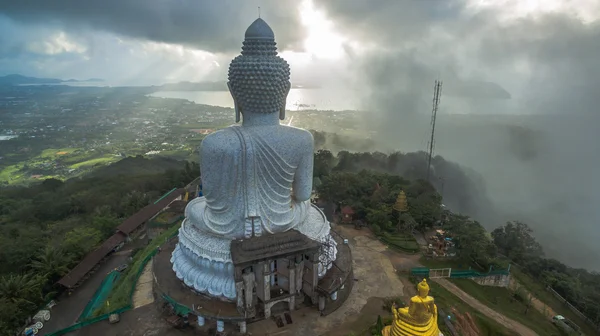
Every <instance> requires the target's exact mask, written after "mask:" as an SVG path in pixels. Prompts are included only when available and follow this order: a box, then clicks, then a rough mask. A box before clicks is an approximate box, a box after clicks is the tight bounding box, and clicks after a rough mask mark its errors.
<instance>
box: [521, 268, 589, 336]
mask: <svg viewBox="0 0 600 336" xmlns="http://www.w3.org/2000/svg"><path fill="white" fill-rule="evenodd" d="M510 273H511V274H512V276H513V277H514V278H515V279H516V280H517V281H518V282H519V283H520V284H521V285H523V287H525V288H526V289H527V290H528V291H530V292H531V294H532V295H533V296H535V297H536V298H537V299H538V300H540V301H542V302H543V303H545V304H546V305H548V306H549V307H550V308H552V310H554V311H555V312H556V313H557V314H560V315H563V316H564V317H566V318H568V319H569V320H571V321H573V322H574V323H575V324H577V325H578V326H579V327H580V328H581V330H582V331H583V333H584V334H585V335H588V336H590V335H597V334H598V331H596V330H594V328H592V327H591V326H590V325H589V324H587V323H586V322H585V321H584V320H583V319H581V318H580V317H579V316H578V315H575V314H574V313H573V312H572V311H571V310H570V309H569V308H568V307H567V306H566V305H565V304H564V303H563V302H561V301H559V300H558V299H557V298H556V297H555V296H554V295H552V294H551V293H550V292H549V291H547V290H546V288H545V286H544V285H543V284H542V283H541V282H539V281H536V280H534V279H533V278H531V277H530V276H529V275H527V274H525V273H523V272H521V270H520V269H519V268H518V267H515V266H514V265H513V266H512V268H511V270H510Z"/></svg>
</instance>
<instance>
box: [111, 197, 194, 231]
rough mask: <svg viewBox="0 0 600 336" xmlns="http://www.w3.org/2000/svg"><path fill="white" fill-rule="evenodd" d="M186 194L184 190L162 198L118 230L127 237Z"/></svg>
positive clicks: (129, 219) (128, 219) (139, 212)
mask: <svg viewBox="0 0 600 336" xmlns="http://www.w3.org/2000/svg"><path fill="white" fill-rule="evenodd" d="M184 192H185V189H184V188H180V189H176V190H173V192H171V193H170V194H168V195H167V196H165V197H164V198H162V199H161V200H160V201H158V202H157V203H155V204H150V205H147V206H145V207H144V208H143V209H142V210H140V211H138V212H137V213H136V214H135V215H133V216H131V217H129V218H127V219H126V220H125V221H124V222H123V223H121V225H119V226H118V227H117V230H118V231H121V232H123V233H124V234H126V235H128V234H130V233H131V232H133V231H134V230H135V229H137V228H138V227H139V226H140V225H142V224H144V222H146V221H148V220H150V218H152V217H154V215H156V214H157V213H158V212H159V211H161V210H162V209H164V208H166V207H167V206H168V205H169V204H171V202H173V200H175V199H176V198H177V197H179V196H181V195H182V194H183V193H184Z"/></svg>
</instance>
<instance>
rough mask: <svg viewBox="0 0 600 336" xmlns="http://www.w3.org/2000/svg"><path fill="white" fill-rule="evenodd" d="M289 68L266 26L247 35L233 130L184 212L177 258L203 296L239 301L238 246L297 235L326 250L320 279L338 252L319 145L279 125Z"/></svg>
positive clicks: (235, 88) (233, 76) (236, 77)
mask: <svg viewBox="0 0 600 336" xmlns="http://www.w3.org/2000/svg"><path fill="white" fill-rule="evenodd" d="M289 77H290V71H289V65H288V64H287V62H286V61H285V60H283V59H282V58H280V57H279V56H277V48H276V43H275V40H274V33H273V31H272V30H271V28H270V27H269V26H268V25H267V24H266V22H264V20H262V19H258V20H256V21H255V22H254V23H253V24H252V25H251V26H250V27H249V28H248V30H247V31H246V38H245V41H244V42H243V47H242V54H241V55H240V56H237V57H236V58H235V59H234V60H233V61H232V62H231V65H230V68H229V82H228V87H229V89H230V92H231V94H232V97H233V100H234V105H235V111H236V121H239V119H240V117H241V116H242V117H243V121H242V125H241V126H240V125H234V126H231V127H227V128H224V129H222V130H219V131H217V132H214V133H212V134H210V135H208V136H207V137H206V138H204V140H203V141H202V144H201V146H200V168H201V172H202V192H203V197H198V198H196V199H194V200H192V201H191V202H190V203H189V204H188V206H187V207H186V210H185V217H186V219H185V221H184V223H183V225H182V227H181V229H180V232H179V243H178V246H177V248H176V249H175V250H174V252H173V255H172V259H171V261H172V263H173V270H174V271H175V272H176V274H177V277H178V278H180V279H181V280H182V281H184V282H185V283H186V284H187V285H188V286H190V287H192V288H194V289H195V290H197V291H198V292H202V293H208V294H210V295H212V296H216V297H221V298H225V299H229V300H233V299H234V298H235V286H234V283H233V265H232V263H231V253H230V243H231V240H233V239H244V238H249V237H252V236H261V235H266V234H276V233H278V232H285V231H288V230H292V229H295V230H298V231H299V232H301V233H302V234H304V235H306V236H308V237H309V238H311V239H314V240H316V241H319V242H321V243H323V248H322V253H321V256H320V264H319V276H323V275H324V274H325V272H326V271H327V270H328V269H329V268H330V267H331V261H332V260H335V256H336V253H337V248H336V245H335V241H334V240H333V239H332V238H331V236H330V225H329V223H328V222H327V220H326V218H325V216H324V215H323V213H322V212H321V211H320V210H319V209H318V208H317V207H315V206H313V205H312V204H311V203H310V196H311V193H312V184H313V181H312V175H313V157H314V156H313V155H314V154H313V153H314V140H313V137H312V134H311V133H310V132H308V131H306V130H303V129H299V128H295V127H289V126H284V125H280V124H279V120H280V119H283V118H284V117H285V100H286V97H287V94H288V92H289V89H290V87H291V85H290V82H289Z"/></svg>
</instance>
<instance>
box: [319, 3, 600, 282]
mask: <svg viewBox="0 0 600 336" xmlns="http://www.w3.org/2000/svg"><path fill="white" fill-rule="evenodd" d="M465 2H466V1H458V0H456V1H402V0H374V1H359V0H356V1H353V0H322V1H317V2H316V3H317V5H318V6H320V8H321V9H323V10H325V11H326V12H327V14H328V16H329V17H331V18H332V20H333V21H334V22H335V23H336V27H337V29H338V30H340V31H342V32H344V33H345V34H346V35H348V36H353V37H356V38H357V39H358V40H360V41H363V42H367V43H371V44H375V45H376V46H377V47H376V48H373V49H372V50H371V51H370V52H368V53H362V54H360V53H357V55H356V56H355V57H354V59H355V60H356V63H355V64H356V66H357V68H358V73H359V76H358V77H359V80H357V81H356V82H357V83H358V85H359V86H360V91H361V92H363V104H364V106H363V108H364V109H366V110H368V111H372V113H370V114H369V116H368V118H369V119H368V121H366V122H365V124H366V125H369V126H370V127H371V128H373V129H376V130H377V132H376V134H377V135H378V136H379V138H378V139H377V140H378V141H379V143H380V145H382V146H384V145H385V146H387V147H388V149H390V150H398V149H401V150H405V151H406V150H409V151H412V150H423V149H425V148H426V144H427V136H428V134H427V133H428V131H429V113H430V111H431V105H432V103H431V96H432V93H433V81H434V80H435V79H437V78H440V79H442V80H443V81H444V88H443V94H442V103H441V107H440V111H441V112H442V114H441V116H440V118H439V119H438V125H437V128H436V132H437V135H436V139H437V141H436V153H438V154H440V155H442V156H444V157H446V158H447V159H450V160H453V161H456V162H458V163H459V164H461V165H463V166H466V167H471V168H473V169H475V170H476V171H477V172H478V173H480V174H481V175H482V176H483V179H484V180H485V183H486V187H487V189H488V191H489V193H490V196H491V197H492V199H493V201H494V203H495V205H496V206H497V207H498V210H499V213H500V216H498V217H501V218H491V217H490V216H489V214H486V213H475V214H474V215H476V216H479V218H480V219H483V222H484V224H487V226H488V228H491V227H493V225H494V224H498V222H499V221H502V220H507V219H521V220H524V221H525V222H527V223H529V224H530V225H531V226H532V227H533V228H534V230H535V232H536V235H537V236H538V238H539V239H540V240H541V241H542V243H543V244H544V247H545V249H546V250H547V251H548V252H549V253H548V254H549V255H550V256H552V257H556V258H559V259H561V260H563V261H566V262H569V263H572V264H574V265H577V266H583V267H590V268H593V269H596V270H598V269H600V264H599V263H598V261H597V260H595V259H594V257H593V256H596V255H598V254H599V253H600V247H599V246H598V244H597V241H598V239H600V229H599V228H598V227H596V226H595V224H596V223H598V222H599V221H600V208H598V207H597V204H598V203H600V197H599V196H598V192H597V190H599V189H600V178H599V177H598V176H597V172H596V170H597V168H596V167H598V166H600V152H598V148H597V143H598V142H599V141H600V136H599V135H598V134H600V130H599V128H600V126H599V125H600V117H599V116H598V109H599V107H598V106H600V96H599V95H598V87H600V22H599V21H596V22H595V23H584V22H582V21H581V20H580V19H579V18H577V17H575V16H574V15H571V14H567V13H560V12H558V13H551V14H540V15H537V17H534V16H529V17H523V18H520V19H514V20H501V19H500V15H499V13H498V10H499V9H498V8H496V9H494V8H491V9H486V10H485V11H483V10H482V11H480V12H477V13H475V12H473V11H469V10H468V9H467V7H466V5H465ZM507 98H511V99H507ZM445 112H451V113H472V114H479V115H481V114H484V115H485V114H518V115H521V116H516V117H504V118H500V119H493V118H491V117H481V116H479V117H476V116H468V117H464V118H462V119H459V118H458V117H453V118H448V117H445V116H444V113H445ZM523 114H539V115H541V116H535V117H524V116H523ZM377 117H379V118H377ZM515 127H519V132H516V133H517V136H516V135H515V134H516V133H515V131H514V129H515ZM519 134H520V136H519ZM523 134H525V135H526V136H522V135H523ZM523 153H526V155H524V154H523ZM445 178H446V179H451V178H452V177H451V176H445ZM569 246H572V247H574V248H568V247H569Z"/></svg>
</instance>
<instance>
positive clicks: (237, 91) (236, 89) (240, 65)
mask: <svg viewBox="0 0 600 336" xmlns="http://www.w3.org/2000/svg"><path fill="white" fill-rule="evenodd" d="M227 87H228V88H229V92H231V95H232V97H233V102H234V106H235V121H236V122H239V121H240V114H243V115H244V119H245V118H247V117H249V116H250V115H251V114H254V113H261V114H265V113H268V114H270V113H279V119H281V120H283V119H285V105H286V97H287V95H288V93H289V91H290V87H291V84H290V66H289V65H288V63H287V62H286V61H285V60H284V59H283V58H281V57H279V56H277V47H276V42H275V34H274V33H273V30H272V29H271V27H269V25H268V24H267V23H266V22H265V21H264V20H262V19H260V18H259V19H257V20H256V21H254V22H253V23H252V24H251V25H250V27H248V29H247V30H246V34H245V39H244V42H243V46H242V53H241V55H239V56H237V57H236V58H234V59H233V60H232V61H231V64H230V65H229V81H228V82H227Z"/></svg>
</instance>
